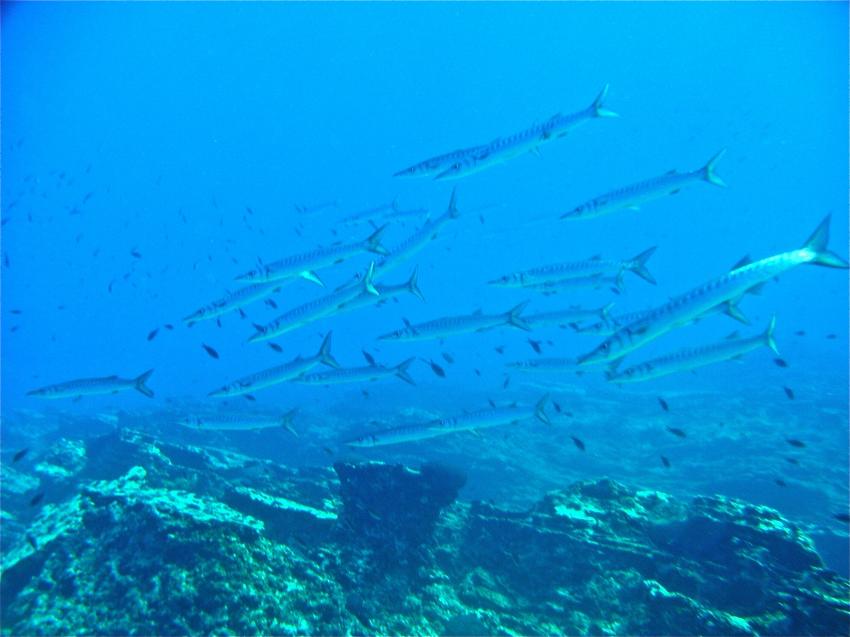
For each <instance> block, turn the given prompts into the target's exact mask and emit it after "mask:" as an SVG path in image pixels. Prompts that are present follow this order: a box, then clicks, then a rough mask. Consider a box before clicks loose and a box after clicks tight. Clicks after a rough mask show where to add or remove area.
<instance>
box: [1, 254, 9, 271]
mask: <svg viewBox="0 0 850 637" xmlns="http://www.w3.org/2000/svg"><path fill="white" fill-rule="evenodd" d="M3 265H5V266H6V267H7V268H8V267H9V265H10V263H9V255H8V254H4V255H3Z"/></svg>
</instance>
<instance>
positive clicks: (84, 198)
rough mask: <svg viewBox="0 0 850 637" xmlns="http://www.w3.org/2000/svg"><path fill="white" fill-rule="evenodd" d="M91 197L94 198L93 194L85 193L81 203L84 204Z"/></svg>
mask: <svg viewBox="0 0 850 637" xmlns="http://www.w3.org/2000/svg"><path fill="white" fill-rule="evenodd" d="M92 197H94V192H87V193H86V195H85V197H83V203H86V202H87V201H88V200H89V199H91V198H92Z"/></svg>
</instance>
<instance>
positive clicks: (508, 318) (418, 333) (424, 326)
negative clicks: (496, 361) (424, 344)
mask: <svg viewBox="0 0 850 637" xmlns="http://www.w3.org/2000/svg"><path fill="white" fill-rule="evenodd" d="M527 304H528V301H525V302H524V303H520V304H519V305H517V306H516V307H513V308H511V309H510V310H508V311H507V312H504V313H503V314H484V313H482V312H480V311H479V312H476V313H474V314H465V315H462V316H444V317H442V318H438V319H434V320H433V321H428V322H427V323H419V324H418V325H412V324H411V323H410V322H409V321H405V323H406V325H405V327H403V328H401V329H398V330H396V331H394V332H390V333H389V334H384V335H382V336H379V337H378V338H380V339H381V340H391V341H426V340H433V339H437V338H445V337H447V336H453V335H455V334H467V333H469V332H483V331H486V330H491V329H493V328H495V327H500V326H502V325H512V326H514V327H518V328H520V329H523V330H528V329H529V327H528V325H527V324H526V323H525V320H524V319H523V318H522V317H521V316H520V313H521V312H522V310H523V308H525V306H526V305H527Z"/></svg>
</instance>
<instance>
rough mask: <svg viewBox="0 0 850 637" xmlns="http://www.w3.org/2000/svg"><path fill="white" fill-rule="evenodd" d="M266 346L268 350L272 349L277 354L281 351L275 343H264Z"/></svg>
mask: <svg viewBox="0 0 850 637" xmlns="http://www.w3.org/2000/svg"><path fill="white" fill-rule="evenodd" d="M266 345H268V346H269V347H270V348H272V349H273V350H274V351H276V352H277V353H280V352H282V351H283V348H282V347H281V346H280V345H278V344H277V343H272V342H268V343H266Z"/></svg>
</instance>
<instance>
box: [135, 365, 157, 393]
mask: <svg viewBox="0 0 850 637" xmlns="http://www.w3.org/2000/svg"><path fill="white" fill-rule="evenodd" d="M151 374H153V370H152V369H149V370H148V371H146V372H145V373H144V374H140V375H139V376H137V377H136V378H135V379H134V380H133V387H134V388H135V389H136V391H140V392H142V393H143V394H144V395H145V396H147V397H148V398H153V390H152V389H151V388H150V387H148V386H147V385H145V383H146V382H147V381H148V378H150V377H151Z"/></svg>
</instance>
